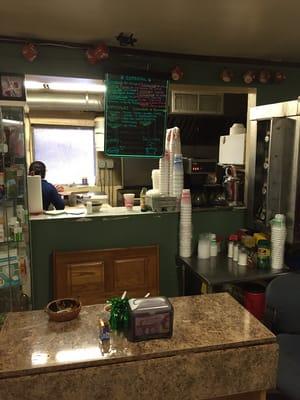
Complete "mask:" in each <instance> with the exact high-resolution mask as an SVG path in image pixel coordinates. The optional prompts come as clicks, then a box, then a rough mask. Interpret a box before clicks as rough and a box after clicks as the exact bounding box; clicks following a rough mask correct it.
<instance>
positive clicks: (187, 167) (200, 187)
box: [183, 157, 226, 207]
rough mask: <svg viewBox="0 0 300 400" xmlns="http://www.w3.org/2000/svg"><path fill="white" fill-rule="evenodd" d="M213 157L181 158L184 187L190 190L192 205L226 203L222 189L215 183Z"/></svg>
mask: <svg viewBox="0 0 300 400" xmlns="http://www.w3.org/2000/svg"><path fill="white" fill-rule="evenodd" d="M216 166H217V161H216V160H215V159H208V158H190V157H184V158H183V168H184V187H185V188H189V189H190V190H191V196H192V206H193V207H213V206H224V205H226V202H225V196H224V190H223V187H222V185H221V184H217V183H216Z"/></svg>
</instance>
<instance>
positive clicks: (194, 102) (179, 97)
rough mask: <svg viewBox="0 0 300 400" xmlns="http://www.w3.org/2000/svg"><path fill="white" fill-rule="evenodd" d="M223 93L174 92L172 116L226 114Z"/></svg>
mask: <svg viewBox="0 0 300 400" xmlns="http://www.w3.org/2000/svg"><path fill="white" fill-rule="evenodd" d="M223 105H224V96H223V94H222V93H201V92H196V91H195V92H194V91H191V92H185V91H178V90H173V91H172V93H171V114H204V115H222V114H224V107H223Z"/></svg>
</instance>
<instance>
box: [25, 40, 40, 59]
mask: <svg viewBox="0 0 300 400" xmlns="http://www.w3.org/2000/svg"><path fill="white" fill-rule="evenodd" d="M22 55H23V57H24V58H26V60H27V61H29V62H33V61H34V60H35V59H36V58H37V56H38V50H37V47H36V45H35V44H33V43H26V44H24V46H23V47H22Z"/></svg>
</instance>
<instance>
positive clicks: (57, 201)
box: [42, 179, 65, 210]
mask: <svg viewBox="0 0 300 400" xmlns="http://www.w3.org/2000/svg"><path fill="white" fill-rule="evenodd" d="M42 195H43V209H44V210H48V208H49V205H50V204H53V206H54V207H55V208H56V209H57V210H63V209H64V208H65V203H64V201H63V200H62V198H61V197H60V195H59V194H58V192H57V190H56V188H55V186H53V185H52V184H51V183H49V182H47V181H46V180H45V179H42Z"/></svg>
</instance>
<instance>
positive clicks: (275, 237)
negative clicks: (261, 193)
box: [271, 214, 286, 269]
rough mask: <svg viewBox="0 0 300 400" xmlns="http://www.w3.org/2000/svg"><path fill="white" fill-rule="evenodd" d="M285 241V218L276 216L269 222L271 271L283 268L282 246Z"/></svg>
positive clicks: (279, 215)
mask: <svg viewBox="0 0 300 400" xmlns="http://www.w3.org/2000/svg"><path fill="white" fill-rule="evenodd" d="M285 239H286V226H285V216H284V215H283V214H276V215H275V218H274V219H273V220H272V221H271V259H272V269H282V268H283V266H284V245H285Z"/></svg>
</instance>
